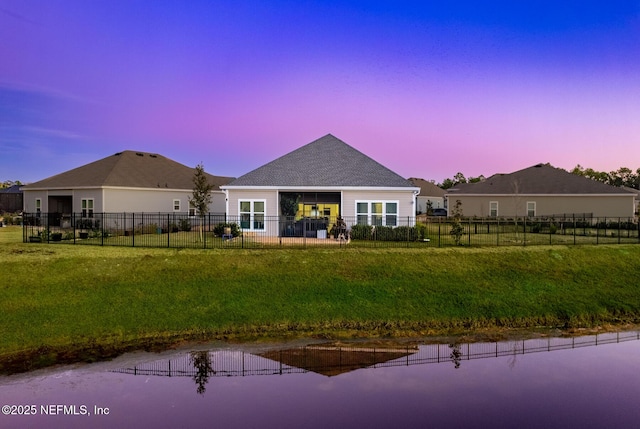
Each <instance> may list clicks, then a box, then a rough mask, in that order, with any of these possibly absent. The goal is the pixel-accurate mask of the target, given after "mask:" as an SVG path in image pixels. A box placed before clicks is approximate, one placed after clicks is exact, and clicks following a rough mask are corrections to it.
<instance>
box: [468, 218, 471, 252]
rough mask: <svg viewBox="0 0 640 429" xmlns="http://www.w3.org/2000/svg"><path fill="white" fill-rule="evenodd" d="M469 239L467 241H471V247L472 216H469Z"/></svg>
mask: <svg viewBox="0 0 640 429" xmlns="http://www.w3.org/2000/svg"><path fill="white" fill-rule="evenodd" d="M468 235H469V240H468V241H467V243H469V247H471V218H469V234H468Z"/></svg>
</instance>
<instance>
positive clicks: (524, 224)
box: [522, 216, 527, 247]
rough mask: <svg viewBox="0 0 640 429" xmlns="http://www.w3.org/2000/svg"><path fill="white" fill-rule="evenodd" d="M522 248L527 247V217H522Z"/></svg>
mask: <svg viewBox="0 0 640 429" xmlns="http://www.w3.org/2000/svg"><path fill="white" fill-rule="evenodd" d="M522 237H523V238H522V246H523V247H525V246H526V245H527V217H526V216H523V217H522Z"/></svg>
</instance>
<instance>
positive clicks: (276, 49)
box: [0, 0, 640, 183]
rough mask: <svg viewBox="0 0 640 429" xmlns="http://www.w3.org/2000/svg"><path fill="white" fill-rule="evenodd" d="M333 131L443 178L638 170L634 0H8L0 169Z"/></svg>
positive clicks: (29, 174) (34, 174)
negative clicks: (541, 166)
mask: <svg viewBox="0 0 640 429" xmlns="http://www.w3.org/2000/svg"><path fill="white" fill-rule="evenodd" d="M328 133H331V134H333V135H335V136H336V137H338V138H340V139H342V140H343V141H345V142H346V143H348V144H349V145H351V146H353V147H354V148H356V149H358V150H360V151H362V152H363V153H365V154H366V155H368V156H370V157H372V158H373V159H375V160H377V161H378V162H380V163H382V164H384V165H385V166H387V167H389V168H390V169H392V170H393V171H395V172H397V173H398V174H400V175H402V176H404V177H422V178H424V179H427V180H435V181H436V182H441V181H442V180H444V179H445V178H447V177H453V176H454V175H455V174H456V173H457V172H459V171H460V172H462V173H463V174H464V175H466V176H467V177H470V176H474V177H475V176H479V175H481V174H483V175H485V176H489V175H491V174H494V173H508V172H512V171H515V170H519V169H522V168H526V167H529V166H531V165H534V164H537V163H541V162H542V163H547V162H549V163H551V164H552V165H554V166H556V167H562V168H565V169H569V170H570V169H572V168H573V167H575V166H576V165H577V164H580V165H582V166H583V167H590V168H593V169H595V170H598V171H612V170H617V169H618V168H620V167H623V166H624V167H629V168H631V169H633V170H634V171H635V169H636V168H638V167H640V0H634V1H615V0H613V1H588V0H586V1H546V0H541V1H535V2H519V1H515V2H514V1H487V2H482V1H468V2H467V1H445V2H435V1H433V2H430V1H424V2H423V1H420V2H405V1H388V2H381V1H344V2H331V1H304V0H295V1H244V0H235V1H212V0H206V1H198V0H188V1H178V0H176V1H151V0H149V1H137V0H127V1H120V0H105V1H102V0H0V181H4V180H20V181H22V182H23V183H29V182H34V181H37V180H41V179H44V178H46V177H49V176H52V175H54V174H57V173H61V172H63V171H66V170H69V169H72V168H75V167H78V166H81V165H84V164H86V163H89V162H92V161H95V160H98V159H101V158H104V157H106V156H110V155H112V154H114V153H116V152H120V151H123V150H138V151H144V152H154V153H158V154H161V155H164V156H166V157H168V158H171V159H173V160H175V161H178V162H180V163H182V164H185V165H189V166H193V167H195V166H196V165H197V164H198V163H200V162H202V163H203V164H204V167H205V170H206V171H207V172H209V173H211V174H214V175H222V176H234V177H238V176H240V175H243V174H245V173H247V172H249V171H250V170H253V169H254V168H257V167H259V166H261V165H263V164H265V163H267V162H269V161H271V160H273V159H275V158H277V157H279V156H282V155H284V154H286V153H288V152H290V151H291V150H294V149H296V148H298V147H300V146H302V145H304V144H306V143H309V142H311V141H313V140H315V139H317V138H320V137H322V136H324V135H326V134H328ZM326 155H327V156H326V161H327V162H331V154H330V153H327V154H326Z"/></svg>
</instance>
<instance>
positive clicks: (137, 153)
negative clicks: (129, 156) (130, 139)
mask: <svg viewBox="0 0 640 429" xmlns="http://www.w3.org/2000/svg"><path fill="white" fill-rule="evenodd" d="M136 155H138V156H144V154H143V153H140V152H136Z"/></svg>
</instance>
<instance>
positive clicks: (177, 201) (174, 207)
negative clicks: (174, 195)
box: [173, 200, 180, 212]
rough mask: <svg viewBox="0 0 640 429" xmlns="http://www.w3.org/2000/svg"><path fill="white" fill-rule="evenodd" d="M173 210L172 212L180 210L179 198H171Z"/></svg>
mask: <svg viewBox="0 0 640 429" xmlns="http://www.w3.org/2000/svg"><path fill="white" fill-rule="evenodd" d="M173 211H174V212H179V211H180V200H173Z"/></svg>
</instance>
